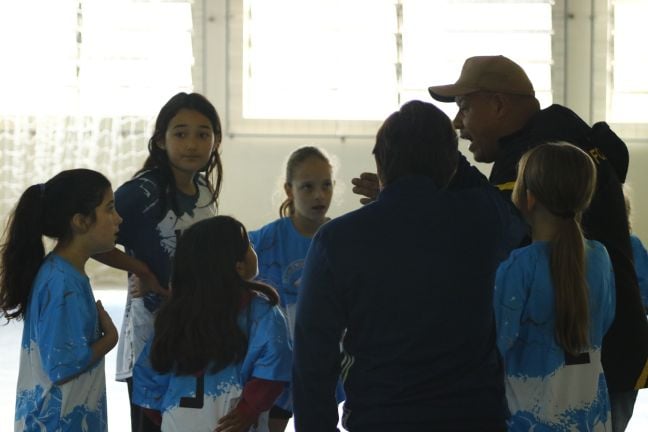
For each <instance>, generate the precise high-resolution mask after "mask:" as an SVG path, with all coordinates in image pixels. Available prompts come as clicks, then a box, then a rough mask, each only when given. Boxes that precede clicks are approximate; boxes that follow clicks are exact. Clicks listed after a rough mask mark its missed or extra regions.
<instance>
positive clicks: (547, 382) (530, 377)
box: [494, 240, 616, 431]
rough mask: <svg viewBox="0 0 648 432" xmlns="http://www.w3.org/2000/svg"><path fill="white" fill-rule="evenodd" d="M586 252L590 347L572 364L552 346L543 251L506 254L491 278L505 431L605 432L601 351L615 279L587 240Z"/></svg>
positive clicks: (540, 245)
mask: <svg viewBox="0 0 648 432" xmlns="http://www.w3.org/2000/svg"><path fill="white" fill-rule="evenodd" d="M585 250H586V256H587V283H588V288H589V309H590V344H591V347H590V349H589V350H588V351H586V352H584V353H582V354H581V355H579V356H577V357H574V356H570V355H567V354H566V353H565V351H564V350H563V349H562V348H561V347H560V346H559V345H558V344H557V343H556V340H555V333H554V330H555V306H554V301H555V300H554V287H553V283H552V282H551V272H550V264H549V253H550V252H549V243H547V242H540V241H538V242H534V243H532V244H531V245H529V246H527V247H524V248H521V249H517V250H515V251H513V252H512V253H511V256H510V257H509V258H508V259H507V260H506V261H505V262H503V263H502V264H501V265H500V267H499V269H498V271H497V276H496V281H495V297H494V307H495V317H496V321H497V346H498V348H499V350H500V352H501V353H502V356H503V358H504V366H505V369H506V379H505V382H506V398H507V400H508V404H509V409H510V410H511V418H510V420H509V430H512V431H528V430H532V429H533V430H547V431H549V430H551V431H571V430H611V422H610V405H609V400H608V392H607V384H606V382H605V377H604V375H603V367H602V365H601V344H602V341H603V336H604V335H605V333H606V332H607V330H608V328H609V327H610V325H611V324H612V321H613V319H614V313H615V301H616V298H615V285H614V274H613V271H612V264H611V262H610V258H609V256H608V253H607V251H606V249H605V247H604V246H603V245H602V244H601V243H599V242H596V241H593V240H587V241H586V248H585Z"/></svg>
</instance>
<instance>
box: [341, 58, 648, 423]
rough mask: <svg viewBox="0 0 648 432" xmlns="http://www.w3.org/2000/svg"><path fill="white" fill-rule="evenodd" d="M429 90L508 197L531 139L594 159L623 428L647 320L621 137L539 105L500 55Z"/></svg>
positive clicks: (646, 359)
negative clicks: (451, 109)
mask: <svg viewBox="0 0 648 432" xmlns="http://www.w3.org/2000/svg"><path fill="white" fill-rule="evenodd" d="M429 92H430V94H431V95H432V97H433V98H434V99H436V100H438V101H441V102H456V103H457V105H458V107H459V111H458V113H457V115H456V117H455V119H454V121H453V124H454V126H455V128H456V129H457V130H459V133H460V136H461V137H462V138H464V139H467V140H468V141H470V147H469V150H470V151H471V152H472V153H473V155H474V158H475V160H476V161H478V162H484V163H493V167H492V170H491V173H490V177H489V180H490V182H491V183H492V184H494V185H496V186H497V187H498V188H499V189H500V190H501V191H502V192H503V193H504V194H505V195H506V196H508V197H509V198H510V194H511V191H512V189H513V184H514V183H515V178H516V169H517V163H518V161H519V160H520V157H521V156H522V155H523V154H524V153H525V152H526V151H527V150H529V149H531V148H532V147H535V146H537V145H539V144H542V143H546V142H554V141H567V142H569V143H572V144H574V145H576V146H578V147H580V148H581V149H583V150H585V151H586V152H587V153H588V154H589V155H590V156H591V157H592V158H593V159H594V161H595V162H596V166H597V176H598V182H597V187H596V191H595V194H594V198H593V200H592V202H591V204H590V207H589V209H588V210H587V212H586V213H585V214H584V217H583V227H584V230H585V235H586V236H587V237H588V238H590V239H593V240H598V241H600V242H601V243H603V244H604V245H605V246H606V248H607V250H608V253H609V255H610V258H611V260H612V264H613V267H614V273H615V282H616V297H617V303H616V317H615V320H614V323H613V324H612V327H611V328H610V330H609V331H608V333H607V335H606V336H605V338H604V340H603V354H602V361H603V367H604V371H605V378H606V380H607V384H608V389H609V394H610V402H611V406H612V423H613V430H614V431H615V432H618V431H623V430H625V427H626V425H627V423H628V421H629V420H630V417H631V416H632V411H633V407H634V402H635V399H636V396H637V389H639V388H645V387H648V322H647V321H646V316H645V314H644V311H643V308H642V304H641V297H640V294H639V288H638V284H637V278H636V274H635V271H634V268H633V261H632V251H631V246H630V238H629V231H628V220H627V217H626V209H625V204H624V198H623V190H622V183H623V182H624V181H625V176H626V173H627V169H628V152H627V148H626V147H625V144H624V143H623V141H621V140H619V139H618V137H617V136H616V135H615V134H614V133H613V132H611V131H610V130H609V128H607V125H605V124H604V123H598V124H596V125H594V127H593V128H590V127H589V126H588V125H587V124H586V123H585V122H584V121H583V120H582V119H581V118H580V117H578V115H576V114H575V113H574V112H573V111H571V110H570V109H568V108H566V107H563V106H560V105H551V106H550V107H548V108H546V109H542V110H541V109H540V104H539V103H538V100H537V99H536V98H535V92H534V89H533V85H532V84H531V81H530V80H529V78H528V77H527V75H526V73H525V72H524V70H523V69H522V68H521V67H520V66H519V65H518V64H516V63H515V62H513V61H512V60H510V59H508V58H506V57H504V56H479V57H471V58H469V59H467V60H466V62H465V63H464V66H463V68H462V71H461V75H460V77H459V79H458V80H457V81H456V82H455V83H454V84H449V85H441V86H432V87H430V88H429ZM353 182H354V184H355V185H356V187H355V188H354V191H355V192H356V193H360V194H362V195H366V196H372V195H373V194H374V193H375V192H372V190H375V185H373V183H374V182H375V177H373V176H372V175H371V174H367V173H363V174H362V175H361V177H360V178H358V179H354V180H353ZM365 200H366V199H365Z"/></svg>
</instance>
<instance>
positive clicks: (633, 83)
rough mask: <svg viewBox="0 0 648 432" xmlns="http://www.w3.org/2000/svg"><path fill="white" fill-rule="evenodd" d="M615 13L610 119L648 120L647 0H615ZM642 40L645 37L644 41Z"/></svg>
mask: <svg viewBox="0 0 648 432" xmlns="http://www.w3.org/2000/svg"><path fill="white" fill-rule="evenodd" d="M613 11H614V15H613V17H614V18H613V45H612V46H613V52H612V68H611V74H612V75H611V81H612V86H611V95H610V96H611V98H610V105H609V111H608V119H609V121H611V122H615V123H646V122H648V110H647V109H646V107H647V106H648V50H646V49H645V46H644V43H645V41H648V26H646V18H648V2H646V1H645V0H616V1H615V2H614V9H613ZM639 41H644V43H641V42H639Z"/></svg>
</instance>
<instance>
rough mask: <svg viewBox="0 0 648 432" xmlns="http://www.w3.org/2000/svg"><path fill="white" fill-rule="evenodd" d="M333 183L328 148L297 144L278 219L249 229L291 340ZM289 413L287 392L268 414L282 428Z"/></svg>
mask: <svg viewBox="0 0 648 432" xmlns="http://www.w3.org/2000/svg"><path fill="white" fill-rule="evenodd" d="M333 185H334V181H333V167H332V165H331V162H330V161H329V158H328V157H327V156H326V155H325V154H324V152H323V151H322V150H320V149H318V148H317V147H310V146H307V147H301V148H298V149H297V150H295V151H294V152H292V153H291V155H290V157H289V158H288V162H287V163H286V175H285V180H284V185H283V189H284V192H285V194H286V198H285V200H284V201H283V203H282V204H281V206H280V207H279V216H280V217H279V219H277V220H275V221H273V222H271V223H269V224H267V225H264V226H263V227H261V228H260V229H258V230H256V231H251V232H250V240H251V241H252V243H253V244H254V248H255V250H256V252H257V254H259V276H258V280H260V281H262V282H265V283H267V284H269V285H271V286H272V287H274V288H276V289H277V291H278V293H279V301H280V306H281V309H282V310H283V312H284V314H285V315H286V319H287V320H288V326H289V328H290V335H291V338H290V339H291V341H292V335H293V333H294V330H295V311H296V306H297V294H298V293H299V284H300V282H301V275H302V271H303V269H304V259H305V258H306V253H307V252H308V248H309V247H310V244H311V240H312V238H313V236H314V235H315V233H316V232H317V230H318V229H319V227H320V226H322V225H323V224H324V223H325V222H326V221H327V220H328V219H329V218H328V217H327V216H326V213H327V212H328V209H329V206H330V204H331V198H332V197H333ZM338 392H341V390H339V391H338ZM339 399H340V398H339ZM290 417H292V396H291V392H290V391H289V390H287V391H286V392H285V393H284V394H282V395H281V397H280V398H279V400H278V401H277V406H275V407H274V408H273V409H272V411H271V412H270V424H271V431H272V432H282V431H284V430H285V428H286V425H287V424H288V420H289V419H290Z"/></svg>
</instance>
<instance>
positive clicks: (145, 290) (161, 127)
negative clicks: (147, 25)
mask: <svg viewBox="0 0 648 432" xmlns="http://www.w3.org/2000/svg"><path fill="white" fill-rule="evenodd" d="M220 142H221V123H220V118H219V117H218V113H217V112H216V109H215V108H214V106H213V105H212V104H211V102H209V101H208V100H207V99H206V98H205V97H204V96H202V95H200V94H198V93H189V94H187V93H178V94H176V95H175V96H173V97H172V98H171V99H169V101H168V102H167V103H166V104H165V105H164V106H163V107H162V109H161V110H160V113H159V114H158V116H157V119H156V121H155V130H154V132H153V135H152V137H151V139H150V140H149V143H148V150H149V155H148V158H147V159H146V161H145V162H144V166H143V167H142V169H141V170H139V171H138V172H137V173H136V174H135V177H134V178H133V179H131V180H129V181H127V182H126V183H124V184H123V185H122V186H121V187H119V188H118V189H117V191H116V192H115V197H116V200H117V209H118V210H119V212H120V214H121V215H122V216H123V218H124V222H123V224H122V227H121V229H120V232H119V237H118V239H117V243H119V244H121V245H123V246H124V249H125V253H124V252H121V251H120V250H118V249H116V248H115V249H113V250H112V251H110V252H108V253H104V254H99V255H96V256H94V258H95V259H97V260H98V261H100V262H102V263H104V264H107V265H109V266H111V267H115V268H118V269H121V270H126V271H127V272H128V273H129V275H135V276H136V278H135V277H129V279H128V285H129V290H128V295H127V299H126V307H125V310H124V320H123V322H122V328H121V337H120V341H119V346H118V349H117V377H116V378H117V380H118V381H126V382H127V384H128V394H129V398H131V397H132V396H131V395H132V373H133V365H134V363H135V360H137V357H138V356H139V353H140V352H141V351H142V349H143V348H144V344H145V343H146V341H147V340H148V338H149V337H150V336H151V335H152V333H153V318H154V314H155V312H156V311H157V309H158V307H159V304H160V302H161V299H162V298H163V297H164V296H166V295H168V290H167V287H168V281H169V275H170V271H171V259H172V257H173V254H174V253H175V247H176V241H177V237H178V236H179V235H180V233H181V232H182V231H183V230H184V229H186V228H187V227H189V226H190V225H191V224H193V223H194V222H196V221H199V220H202V219H205V218H208V217H211V216H214V215H215V214H216V206H217V200H218V195H219V192H220V187H221V181H222V173H223V170H222V165H221V160H220V155H219V152H218V149H219V145H220ZM214 171H215V172H216V182H215V184H213V183H212V178H211V177H212V173H213V172H214ZM131 426H132V430H133V431H140V432H145V431H159V427H157V426H156V425H155V424H153V423H152V422H151V421H150V420H149V419H148V417H146V416H145V415H143V412H142V410H141V409H140V408H139V407H138V406H137V405H134V404H132V403H131Z"/></svg>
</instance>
